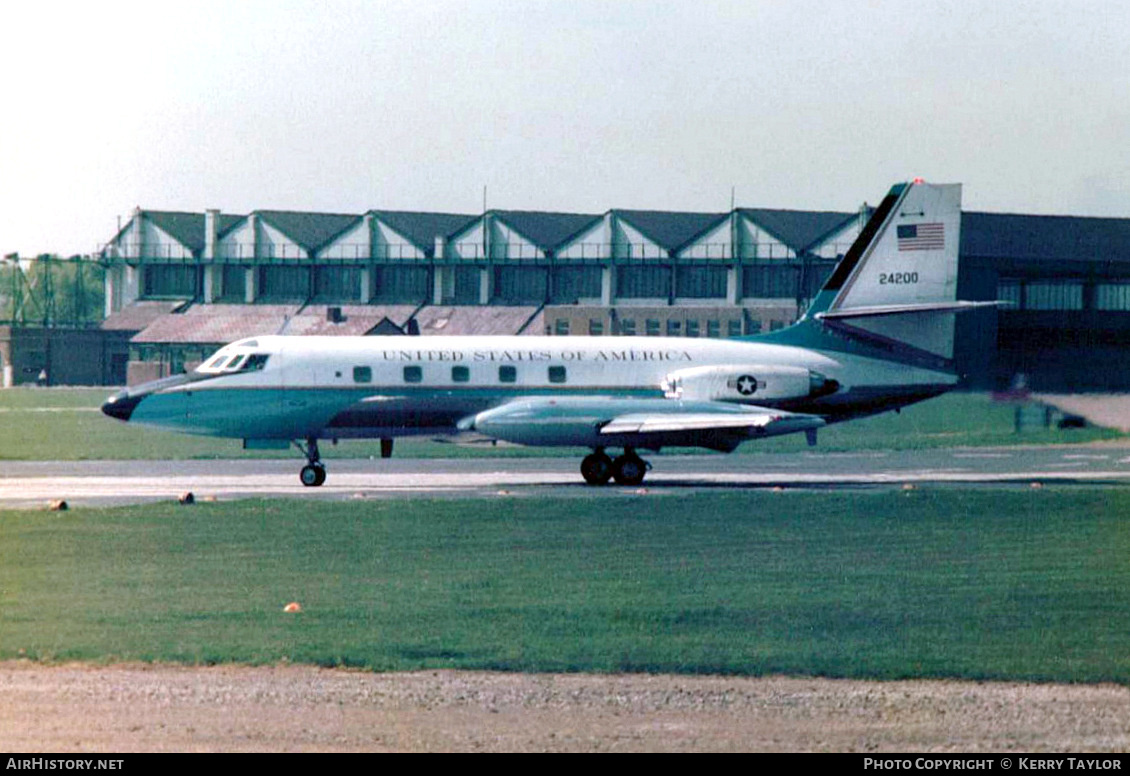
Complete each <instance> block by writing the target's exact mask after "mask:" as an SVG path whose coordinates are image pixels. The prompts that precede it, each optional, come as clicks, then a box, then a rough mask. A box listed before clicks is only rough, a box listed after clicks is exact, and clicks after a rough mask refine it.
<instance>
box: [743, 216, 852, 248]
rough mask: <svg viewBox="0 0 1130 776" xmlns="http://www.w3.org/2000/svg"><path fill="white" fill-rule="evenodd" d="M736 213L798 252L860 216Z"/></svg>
mask: <svg viewBox="0 0 1130 776" xmlns="http://www.w3.org/2000/svg"><path fill="white" fill-rule="evenodd" d="M738 212H739V213H741V214H742V215H743V216H745V217H746V218H748V219H749V220H750V221H753V222H754V223H755V224H757V225H758V226H760V227H762V228H763V229H765V231H767V232H769V233H770V234H771V235H773V236H774V237H776V238H777V239H778V240H780V241H781V242H783V243H784V244H785V245H787V246H789V247H790V248H792V249H793V250H795V251H798V252H799V251H803V250H804V249H806V248H808V247H810V246H812V245H814V244H816V243H818V242H821V241H822V240H823V239H824V238H825V237H827V236H828V235H830V234H831V233H832V232H835V231H838V230H839V229H841V228H842V227H843V226H845V225H846V224H847V223H848V222H849V221H851V220H852V219H853V218H857V217H858V216H859V214H858V213H835V212H828V211H823V212H821V211H811V210H774V209H770V208H739V209H738Z"/></svg>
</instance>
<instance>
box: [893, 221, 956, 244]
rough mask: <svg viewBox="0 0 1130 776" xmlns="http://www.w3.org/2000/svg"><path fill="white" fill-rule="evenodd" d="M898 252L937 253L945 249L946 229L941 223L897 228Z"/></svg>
mask: <svg viewBox="0 0 1130 776" xmlns="http://www.w3.org/2000/svg"><path fill="white" fill-rule="evenodd" d="M898 242H899V250H900V251H937V250H941V249H942V248H945V247H946V229H945V225H944V224H941V223H935V224H908V225H905V226H900V227H899V228H898Z"/></svg>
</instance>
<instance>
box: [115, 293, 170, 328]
mask: <svg viewBox="0 0 1130 776" xmlns="http://www.w3.org/2000/svg"><path fill="white" fill-rule="evenodd" d="M184 304H185V302H184V301H183V300H180V299H177V300H165V301H159V302H157V301H142V302H134V303H133V304H131V305H129V306H127V307H123V308H122V309H121V310H118V311H117V312H116V313H111V315H110V317H109V318H107V319H106V320H104V321H102V323H101V324H99V326H98V328H100V329H104V330H106V331H141V330H142V329H144V328H145V327H146V326H148V325H149V324H151V323H153V321H155V320H157V319H158V318H160V317H161V316H162V315H167V314H168V313H171V312H172V311H173V310H175V309H177V308H178V307H181V306H183V305H184Z"/></svg>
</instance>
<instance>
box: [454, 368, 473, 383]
mask: <svg viewBox="0 0 1130 776" xmlns="http://www.w3.org/2000/svg"><path fill="white" fill-rule="evenodd" d="M470 379H471V370H470V369H468V368H467V367H465V366H453V367H451V382H453V383H465V382H468V381H469V380H470Z"/></svg>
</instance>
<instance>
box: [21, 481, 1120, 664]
mask: <svg viewBox="0 0 1130 776" xmlns="http://www.w3.org/2000/svg"><path fill="white" fill-rule="evenodd" d="M1128 516H1130V490H1126V489H1120V488H1107V489H1057V488H1045V489H1043V490H1028V489H1005V488H1001V489H957V488H939V489H920V490H914V491H886V490H881V491H853V492H850V493H843V492H840V493H828V494H824V493H810V492H807V493H806V492H789V491H786V492H784V493H771V492H752V493H751V492H743V493H737V494H706V495H692V496H680V497H673V496H671V497H668V496H640V497H638V498H626V499H617V500H610V499H602V498H587V497H586V498H579V499H569V500H566V501H559V502H549V503H547V502H543V501H536V500H533V499H513V498H499V499H498V500H497V501H483V500H477V501H457V500H444V501H423V500H421V501H412V502H405V501H395V502H349V503H329V502H315V501H311V502H257V501H246V502H237V503H230V504H198V505H196V506H194V507H178V506H176V505H155V506H143V507H131V508H118V509H110V510H74V511H71V512H65V513H46V512H30V511H18V512H0V658H14V657H17V656H22V655H26V656H28V657H31V658H36V659H47V660H66V659H84V660H135V659H139V660H158V661H184V662H189V663H210V662H227V661H238V662H255V663H259V662H268V663H271V662H275V661H280V660H289V661H300V662H312V663H319V664H325V665H336V664H343V665H352V666H364V667H369V668H372V669H377V670H402V669H420V668H436V667H457V668H481V669H502V670H523V671H598V672H615V671H646V672H668V671H671V672H688V673H741V674H765V673H788V674H800V675H827V676H851V677H880V678H895V677H967V678H978V679H989V678H995V679H1032V680H1058V681H1085V682H1095V681H1115V682H1128V681H1130V563H1128V562H1127V558H1128V557H1130V523H1128V522H1127V517H1128ZM289 601H298V602H300V603H301V604H302V606H303V607H304V611H303V612H301V613H300V614H284V613H283V611H282V609H283V606H284V605H285V604H286V603H287V602H289Z"/></svg>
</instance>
